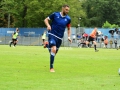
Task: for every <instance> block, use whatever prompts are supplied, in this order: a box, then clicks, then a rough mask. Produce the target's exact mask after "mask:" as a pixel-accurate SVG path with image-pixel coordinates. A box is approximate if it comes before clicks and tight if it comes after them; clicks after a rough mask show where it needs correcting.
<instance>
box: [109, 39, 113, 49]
mask: <svg viewBox="0 0 120 90" xmlns="http://www.w3.org/2000/svg"><path fill="white" fill-rule="evenodd" d="M109 42H110V48H112V44H113V41H112V40H110V41H109Z"/></svg>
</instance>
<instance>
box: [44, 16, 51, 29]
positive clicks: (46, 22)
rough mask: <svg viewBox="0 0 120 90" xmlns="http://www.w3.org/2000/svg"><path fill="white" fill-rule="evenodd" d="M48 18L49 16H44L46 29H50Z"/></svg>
mask: <svg viewBox="0 0 120 90" xmlns="http://www.w3.org/2000/svg"><path fill="white" fill-rule="evenodd" d="M49 20H50V19H49V17H47V18H45V20H44V23H45V25H46V26H47V30H51V26H50V24H49Z"/></svg>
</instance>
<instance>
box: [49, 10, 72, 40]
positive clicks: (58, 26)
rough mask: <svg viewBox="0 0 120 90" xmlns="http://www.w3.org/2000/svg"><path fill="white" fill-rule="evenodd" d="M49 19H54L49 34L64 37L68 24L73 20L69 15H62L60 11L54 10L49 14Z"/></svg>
mask: <svg viewBox="0 0 120 90" xmlns="http://www.w3.org/2000/svg"><path fill="white" fill-rule="evenodd" d="M49 19H50V20H52V24H51V31H49V33H48V34H51V35H53V36H55V37H57V38H59V39H62V38H63V35H64V31H65V28H66V26H67V25H68V24H70V22H71V19H70V17H69V16H68V15H66V16H62V15H61V13H60V12H54V13H53V14H51V15H50V16H49Z"/></svg>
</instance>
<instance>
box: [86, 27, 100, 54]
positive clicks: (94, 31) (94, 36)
mask: <svg viewBox="0 0 120 90" xmlns="http://www.w3.org/2000/svg"><path fill="white" fill-rule="evenodd" d="M96 36H97V28H94V30H93V31H92V33H91V34H90V35H89V38H88V40H87V41H86V45H88V47H89V43H90V41H92V42H93V44H94V49H95V52H98V51H99V50H97V49H96V45H97V43H96V41H95V40H96Z"/></svg>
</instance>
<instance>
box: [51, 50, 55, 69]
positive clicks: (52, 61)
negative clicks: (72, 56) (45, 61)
mask: <svg viewBox="0 0 120 90" xmlns="http://www.w3.org/2000/svg"><path fill="white" fill-rule="evenodd" d="M54 57H55V53H53V52H51V53H50V69H51V68H53V63H54Z"/></svg>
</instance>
